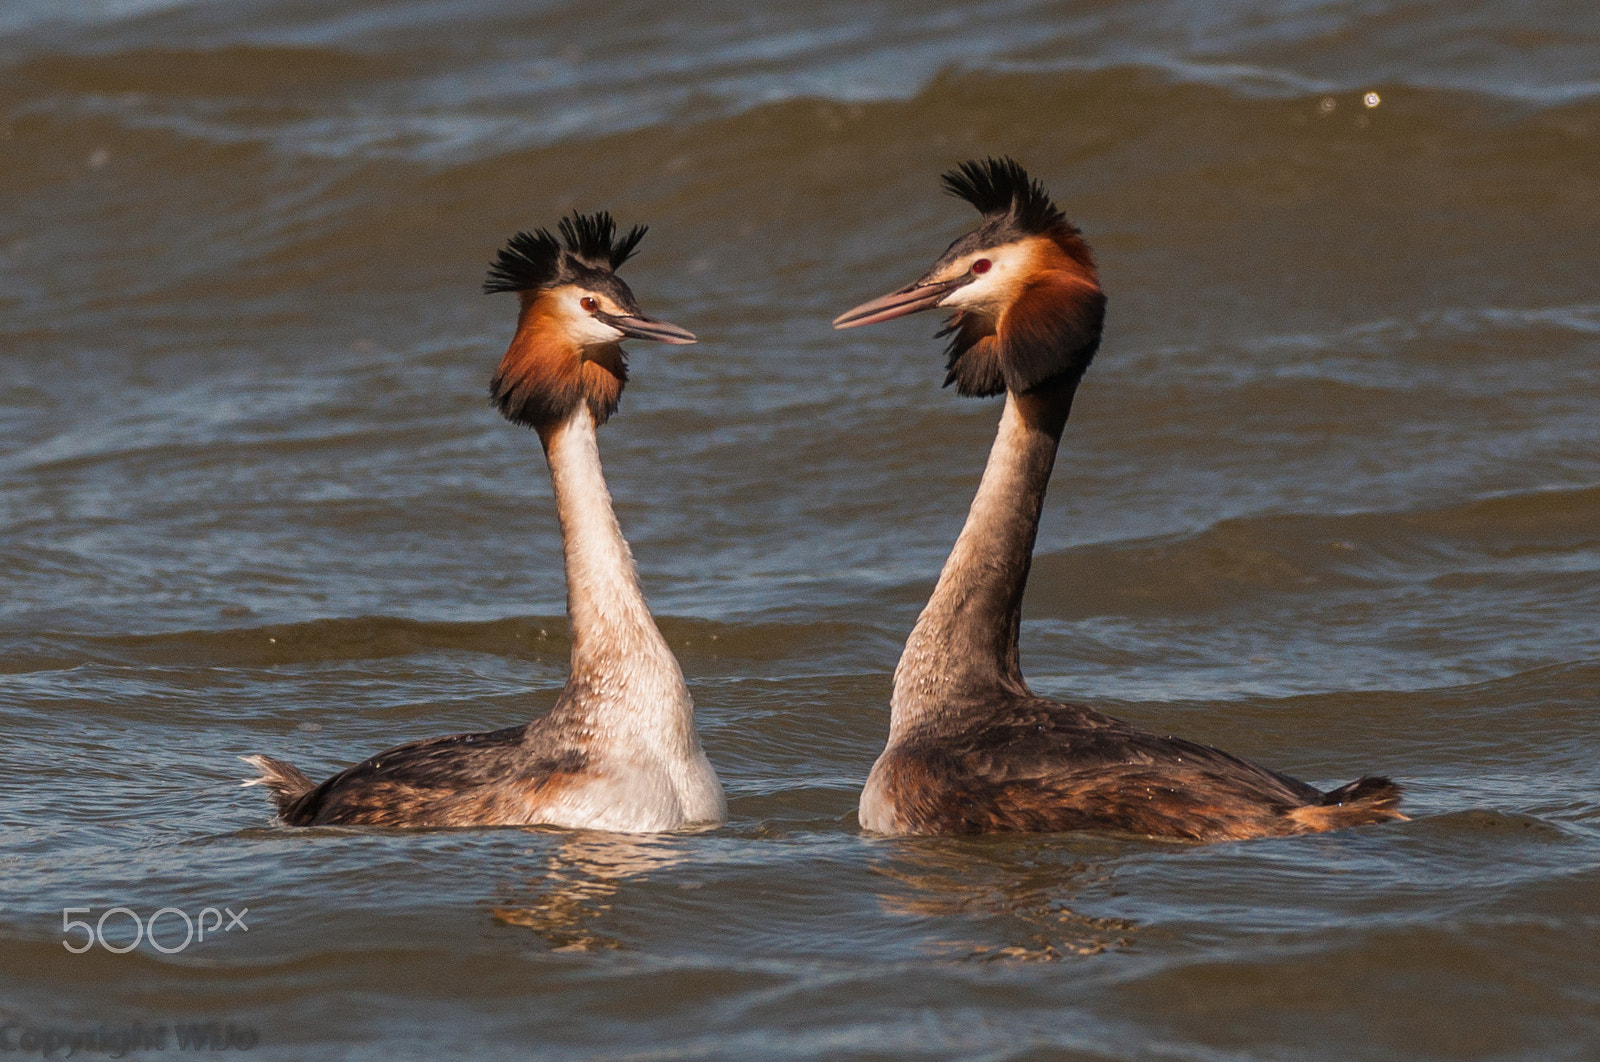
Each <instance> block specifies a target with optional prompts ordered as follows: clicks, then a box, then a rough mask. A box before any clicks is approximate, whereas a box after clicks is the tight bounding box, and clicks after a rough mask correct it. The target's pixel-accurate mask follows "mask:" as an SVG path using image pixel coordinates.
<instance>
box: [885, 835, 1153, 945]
mask: <svg viewBox="0 0 1600 1062" xmlns="http://www.w3.org/2000/svg"><path fill="white" fill-rule="evenodd" d="M1057 854H1058V853H1052V852H1050V851H1049V850H1047V849H1042V848H1038V847H1036V846H1033V845H1027V846H1019V845H1009V844H1008V845H1006V846H1004V851H1003V852H1002V851H997V850H995V849H994V848H993V846H990V845H975V844H973V843H970V842H954V843H952V842H937V841H925V842H913V843H908V844H904V845H899V846H896V850H895V853H894V855H893V857H892V858H891V859H889V860H887V861H885V862H884V863H882V864H880V865H878V866H876V867H874V868H873V870H874V872H875V873H877V874H879V875H881V876H883V877H885V878H888V879H890V880H891V881H893V882H894V883H895V887H894V888H893V889H890V890H885V891H881V892H880V893H879V894H878V899H879V902H880V903H882V905H883V907H884V909H885V910H886V911H887V912H889V913H890V914H896V915H901V916H906V917H912V918H923V919H937V920H938V922H939V927H938V929H937V930H936V931H937V932H939V933H948V932H950V931H952V930H954V931H956V932H962V931H963V930H964V931H966V933H970V934H971V936H967V935H966V933H963V935H961V936H947V937H944V938H943V939H937V940H935V941H934V942H933V944H932V947H931V950H932V951H933V952H934V953H935V954H938V955H943V956H948V957H951V958H960V959H971V960H977V961H980V962H996V961H999V962H1056V961H1059V960H1061V959H1064V958H1068V957H1072V956H1086V955H1099V954H1100V953H1102V952H1105V951H1108V950H1113V949H1119V948H1125V947H1129V946H1131V945H1132V944H1133V943H1134V937H1135V934H1137V933H1139V932H1141V927H1140V926H1138V925H1137V924H1136V923H1134V922H1130V921H1128V920H1127V919H1125V918H1100V917H1096V916H1093V915H1086V914H1080V913H1078V912H1077V911H1074V910H1073V909H1072V908H1071V907H1070V906H1068V902H1069V901H1070V900H1071V898H1072V897H1073V895H1074V894H1076V893H1077V892H1079V891H1081V890H1082V889H1084V888H1087V887H1092V886H1095V885H1099V884H1102V883H1104V882H1106V881H1107V880H1109V879H1110V876H1111V874H1110V871H1109V870H1107V869H1106V868H1105V867H1104V866H1103V865H1101V864H1098V863H1095V862H1086V861H1082V860H1079V861H1074V862H1071V863H1062V862H1056V861H1054V858H1053V857H1054V856H1056V855H1057Z"/></svg>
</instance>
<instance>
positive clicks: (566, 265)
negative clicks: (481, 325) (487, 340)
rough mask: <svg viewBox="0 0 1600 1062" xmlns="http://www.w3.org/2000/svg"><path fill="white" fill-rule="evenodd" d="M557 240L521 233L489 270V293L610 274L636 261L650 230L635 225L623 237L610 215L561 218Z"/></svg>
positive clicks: (486, 286) (541, 233)
mask: <svg viewBox="0 0 1600 1062" xmlns="http://www.w3.org/2000/svg"><path fill="white" fill-rule="evenodd" d="M556 227H557V229H558V230H559V231H560V233H561V239H560V240H557V239H556V237H555V236H554V235H552V234H551V232H550V231H549V230H548V229H534V230H533V231H532V232H519V233H517V234H516V235H515V236H513V237H511V239H510V240H508V241H507V242H506V245H505V247H503V248H501V250H500V253H499V254H497V255H496V256H495V260H494V262H493V263H492V264H490V266H489V276H488V278H487V279H486V280H485V281H484V282H483V290H484V292H485V293H487V294H491V295H492V294H495V293H496V292H502V291H534V290H537V289H540V288H554V287H559V286H560V285H562V284H569V283H572V282H574V281H577V280H580V279H588V278H589V277H590V276H592V274H593V273H595V272H596V271H599V270H604V271H606V272H611V271H613V270H615V269H617V268H619V267H620V266H621V265H622V263H624V262H626V261H627V260H628V259H629V258H632V257H633V253H634V251H635V250H636V249H637V248H638V246H639V241H640V240H642V239H644V234H645V232H646V231H647V230H646V227H645V226H643V225H635V226H634V227H633V228H631V229H629V230H628V232H627V234H626V235H624V236H622V237H621V238H620V239H619V238H618V237H617V223H616V221H615V220H614V219H613V218H612V217H611V214H610V213H609V212H607V211H604V210H602V211H600V212H599V213H595V214H579V213H578V212H577V211H573V214H572V216H571V217H570V218H562V219H561V223H560V224H559V225H558V226H556Z"/></svg>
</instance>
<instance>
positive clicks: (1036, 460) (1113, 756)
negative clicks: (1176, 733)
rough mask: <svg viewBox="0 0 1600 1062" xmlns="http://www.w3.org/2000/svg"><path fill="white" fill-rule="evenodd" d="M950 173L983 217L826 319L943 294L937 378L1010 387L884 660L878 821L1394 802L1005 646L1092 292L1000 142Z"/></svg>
mask: <svg viewBox="0 0 1600 1062" xmlns="http://www.w3.org/2000/svg"><path fill="white" fill-rule="evenodd" d="M944 182H945V185H946V188H947V189H948V190H949V191H950V192H951V193H952V194H954V195H956V196H958V197H960V198H962V199H965V200H966V201H967V202H969V203H971V204H972V205H973V206H975V207H977V208H978V210H979V212H980V213H981V214H982V215H983V221H982V222H981V223H980V224H979V226H978V227H977V228H976V229H974V230H973V231H972V232H969V233H967V234H966V235H964V236H962V237H961V238H960V239H958V240H956V241H955V242H954V243H953V244H951V245H950V248H949V249H948V250H947V251H945V253H944V254H943V255H942V256H941V257H940V258H939V260H938V261H936V262H935V263H934V264H933V268H931V269H930V270H928V272H927V273H926V274H924V275H923V277H922V278H921V279H920V280H918V281H916V282H915V283H914V284H911V285H909V286H907V287H904V288H901V289H900V290H899V291H895V292H893V293H891V294H889V295H885V296H883V297H882V298H878V299H874V300H872V301H871V302H868V303H864V304H863V305H861V306H857V307H856V308H855V309H853V310H851V311H849V312H848V313H845V314H844V315H842V316H841V317H839V318H838V319H837V320H836V321H834V327H835V328H853V327H856V326H857V325H865V324H874V323H876V322H878V321H887V320H890V319H892V318H895V317H901V316H904V315H906V314H911V313H916V312H918V311H920V310H927V309H932V308H935V307H937V308H940V309H946V310H951V311H954V313H953V316H951V318H950V319H949V321H948V322H947V324H946V326H945V328H944V330H943V331H942V332H940V333H939V334H940V335H941V336H943V335H949V336H951V337H952V338H951V341H950V347H949V350H948V355H949V363H948V365H947V374H946V377H945V383H946V384H950V383H954V384H955V385H956V390H957V391H958V392H959V393H960V394H963V395H978V396H988V395H998V394H1001V393H1004V394H1005V396H1006V402H1005V410H1004V412H1003V414H1002V415H1001V418H1000V431H999V435H998V437H997V438H996V439H995V443H994V448H993V450H992V451H991V452H990V455H989V463H988V466H987V467H986V468H985V470H984V473H983V481H982V483H981V485H980V486H979V487H978V495H977V497H976V498H975V499H974V500H973V503H972V509H971V511H970V512H969V513H968V515H967V522H966V526H965V527H964V528H962V531H961V534H960V537H958V538H957V539H956V544H955V548H954V549H953V550H952V551H951V553H950V558H949V560H947V561H946V562H945V565H944V570H943V572H941V573H940V576H939V582H938V585H937V587H936V588H935V589H934V591H933V597H932V598H931V599H929V601H928V604H927V606H926V607H925V608H924V609H923V610H922V615H921V616H920V617H919V618H918V620H917V624H916V627H915V628H914V629H913V630H912V632H911V637H910V639H909V640H908V641H907V642H906V647H905V651H904V653H903V654H902V655H901V657H900V664H899V666H898V667H896V668H895V673H894V693H893V697H892V700H891V707H890V722H889V741H888V745H887V747H886V748H885V749H884V750H883V754H882V755H881V756H879V757H878V761H877V763H875V764H874V765H873V768H872V773H871V775H870V776H869V777H868V779H867V784H866V788H865V789H864V790H863V792H862V794H861V825H862V827H863V828H864V829H867V830H871V831H874V832H877V833H886V834H936V833H998V832H1008V831H1058V830H1106V831H1116V832H1123V833H1134V834H1143V835H1146V836H1152V837H1165V838H1175V839H1186V840H1193V841H1221V840H1232V839H1240V838H1247V837H1272V836H1280V835H1284V834H1297V833H1312V832H1316V831H1321V830H1332V829H1338V828H1340V827H1344V826H1359V825H1363V824H1366V823H1374V822H1384V821H1387V820H1391V819H1404V818H1405V816H1404V815H1402V814H1401V813H1400V812H1399V811H1398V810H1397V805H1398V804H1399V801H1400V787H1399V786H1397V785H1395V784H1394V783H1393V782H1391V781H1389V780H1388V779H1387V778H1371V777H1369V778H1362V779H1360V780H1359V781H1356V782H1351V783H1350V784H1349V785H1346V786H1342V787H1340V788H1338V789H1335V790H1333V791H1332V792H1331V793H1323V792H1321V791H1320V790H1318V789H1316V788H1314V787H1313V786H1310V785H1307V784H1305V783H1304V782H1300V781H1297V780H1295V779H1293V778H1290V777H1288V776H1287V775H1282V774H1279V773H1278V772H1276V771H1271V770H1268V769H1266V768H1265V767H1260V766H1257V765H1256V764H1254V763H1251V762H1250V761H1248V760H1244V759H1240V758H1239V757H1237V756H1233V755H1230V754H1229V753H1226V752H1222V751H1219V750H1218V749H1213V748H1209V747H1207V746H1205V745H1199V744H1195V743H1194V742H1192V741H1185V740H1183V739H1182V738H1176V737H1163V736H1161V735H1158V734H1153V733H1150V732H1148V731H1145V730H1142V729H1140V728H1139V727H1136V726H1133V725H1131V724H1129V723H1125V722H1122V721H1121V720H1119V719H1113V718H1111V717H1110V716H1106V715H1102V714H1101V713H1099V712H1097V711H1095V710H1094V709H1092V708H1089V707H1086V706H1084V705H1080V704H1061V703H1058V702H1056V701H1051V700H1046V699H1045V698H1043V697H1039V696H1037V695H1035V694H1034V693H1033V691H1031V690H1030V689H1028V686H1027V683H1026V682H1024V681H1023V678H1022V670H1021V667H1020V665H1019V661H1018V654H1017V632H1018V628H1019V626H1020V624H1021V619H1022V593H1023V589H1024V587H1025V586H1026V584H1027V581H1028V567H1029V565H1030V563H1031V562H1032V558H1033V544H1034V538H1035V536H1036V534H1037V532H1038V528H1039V513H1040V509H1041V507H1042V506H1043V504H1044V494H1045V487H1046V486H1047V484H1048V483H1049V480H1050V470H1051V467H1052V465H1053V464H1054V462H1055V456H1056V450H1057V448H1058V446H1059V445H1060V442H1061V433H1062V429H1063V428H1064V427H1065V426H1066V422H1067V414H1068V412H1069V411H1070V410H1071V407H1072V397H1073V394H1074V393H1075V392H1076V390H1077V387H1078V382H1079V380H1081V379H1082V377H1083V373H1084V370H1085V369H1087V368H1088V366H1089V361H1090V359H1091V358H1093V356H1094V353H1095V350H1096V349H1097V348H1098V347H1099V345H1100V329H1101V322H1102V320H1103V319H1104V316H1105V302H1106V300H1105V296H1104V294H1102V293H1101V290H1100V283H1099V280H1098V278H1097V276H1096V273H1095V265H1094V258H1093V256H1092V255H1091V253H1090V251H1089V247H1088V245H1087V244H1086V243H1084V241H1083V239H1082V237H1081V235H1080V233H1079V232H1078V230H1077V229H1076V228H1075V227H1074V226H1073V225H1072V224H1071V223H1070V222H1068V221H1067V219H1066V218H1065V217H1064V216H1063V215H1062V213H1061V211H1060V210H1059V209H1058V208H1057V207H1056V205H1055V203H1054V202H1052V201H1051V199H1050V197H1049V195H1048V194H1046V192H1045V190H1044V187H1043V186H1042V185H1041V184H1040V183H1039V182H1038V181H1035V180H1033V179H1031V178H1029V176H1028V175H1027V173H1025V172H1024V171H1023V169H1022V167H1021V166H1019V165H1017V163H1015V162H1014V161H1012V160H1010V159H988V160H986V161H982V162H978V161H973V162H968V163H965V164H964V165H962V166H961V167H960V168H959V169H956V170H953V171H951V172H949V173H947V174H945V175H944Z"/></svg>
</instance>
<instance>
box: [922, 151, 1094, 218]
mask: <svg viewBox="0 0 1600 1062" xmlns="http://www.w3.org/2000/svg"><path fill="white" fill-rule="evenodd" d="M940 179H941V180H943V181H944V187H945V191H947V192H949V193H950V194H951V195H953V196H955V197H956V198H957V199H965V200H966V201H967V202H969V203H971V204H972V205H973V206H975V207H977V208H978V212H979V213H980V214H982V215H983V216H984V217H985V218H1004V219H1005V220H1006V221H1007V222H1009V227H1010V228H1011V229H1013V231H1015V233H1016V234H1017V235H1019V236H1045V235H1048V234H1050V233H1051V232H1052V231H1054V230H1056V229H1059V228H1061V227H1062V226H1066V227H1067V228H1071V227H1072V226H1071V225H1070V224H1068V222H1067V218H1066V215H1065V214H1063V213H1061V209H1060V208H1059V207H1057V206H1056V205H1055V203H1054V202H1053V201H1052V200H1051V199H1050V193H1048V192H1046V191H1045V190H1044V185H1042V184H1040V183H1039V182H1038V181H1037V180H1034V179H1033V178H1031V177H1029V176H1028V173H1027V171H1026V170H1024V169H1023V168H1022V167H1021V166H1020V165H1018V163H1017V161H1016V160H1015V159H1010V158H998V159H996V158H987V159H984V160H983V161H981V162H980V161H978V160H977V159H973V160H972V161H970V162H963V163H962V164H961V165H960V166H957V167H956V168H955V169H953V170H950V171H949V172H947V173H946V174H945V175H944V176H943V177H942V178H940Z"/></svg>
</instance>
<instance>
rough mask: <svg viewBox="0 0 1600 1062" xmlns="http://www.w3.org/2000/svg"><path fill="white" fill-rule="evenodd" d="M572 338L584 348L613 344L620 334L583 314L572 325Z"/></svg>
mask: <svg viewBox="0 0 1600 1062" xmlns="http://www.w3.org/2000/svg"><path fill="white" fill-rule="evenodd" d="M571 334H572V338H573V339H575V340H577V341H578V342H579V343H581V344H583V345H585V346H591V345H599V344H602V343H615V342H617V341H618V340H619V339H622V338H623V335H622V333H621V332H620V331H619V330H617V329H615V328H613V327H611V326H610V325H608V324H606V323H605V322H604V321H602V320H600V319H599V318H597V317H592V316H590V315H589V314H584V315H583V316H582V317H581V318H579V319H578V320H577V321H575V322H573V325H572V333H571Z"/></svg>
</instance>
